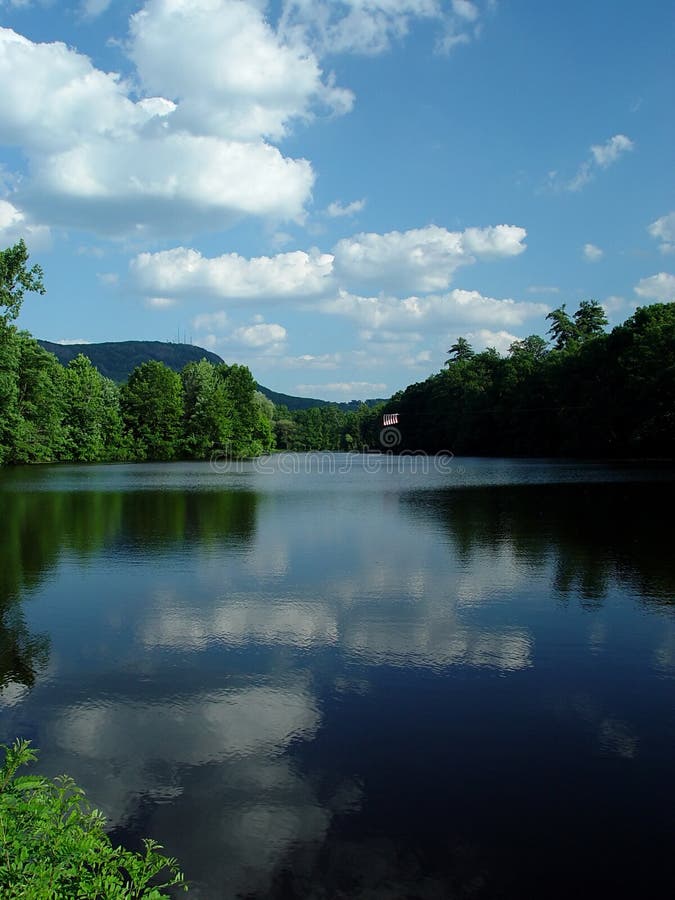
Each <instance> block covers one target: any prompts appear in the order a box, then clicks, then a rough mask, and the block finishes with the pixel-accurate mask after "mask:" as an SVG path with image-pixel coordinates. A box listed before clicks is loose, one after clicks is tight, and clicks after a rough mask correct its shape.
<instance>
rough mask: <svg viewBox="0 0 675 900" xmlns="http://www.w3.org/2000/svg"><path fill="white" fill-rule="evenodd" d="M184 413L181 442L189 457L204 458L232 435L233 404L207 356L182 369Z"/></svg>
mask: <svg viewBox="0 0 675 900" xmlns="http://www.w3.org/2000/svg"><path fill="white" fill-rule="evenodd" d="M181 381H182V383H183V395H184V404H185V413H184V421H183V431H184V437H183V443H184V448H185V452H186V453H187V455H188V456H190V457H192V458H196V459H207V458H208V457H209V455H210V454H211V453H212V452H213V450H216V449H224V448H226V447H227V446H228V444H229V441H230V438H231V435H232V403H231V399H230V396H229V394H228V391H227V388H226V385H225V382H224V381H223V379H222V378H220V376H219V374H218V371H217V369H216V367H215V366H214V365H213V364H212V363H210V362H209V361H208V360H206V359H202V360H200V361H199V362H192V363H188V364H187V365H186V366H185V367H184V368H183V371H182V372H181Z"/></svg>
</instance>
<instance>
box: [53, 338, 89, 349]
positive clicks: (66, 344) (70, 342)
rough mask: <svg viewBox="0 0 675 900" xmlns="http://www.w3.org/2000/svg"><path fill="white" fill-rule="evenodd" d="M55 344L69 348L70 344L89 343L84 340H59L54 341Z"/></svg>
mask: <svg viewBox="0 0 675 900" xmlns="http://www.w3.org/2000/svg"><path fill="white" fill-rule="evenodd" d="M54 343H55V344H61V346H62V347H69V346H70V345H71V344H90V343H91V341H85V340H84V338H61V340H60V341H54Z"/></svg>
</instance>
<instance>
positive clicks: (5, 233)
mask: <svg viewBox="0 0 675 900" xmlns="http://www.w3.org/2000/svg"><path fill="white" fill-rule="evenodd" d="M20 238H24V239H25V240H26V241H27V242H28V243H29V244H30V249H31V250H41V249H43V248H45V247H48V246H49V244H50V242H51V232H50V230H49V228H48V227H47V226H45V225H32V224H31V223H30V222H29V221H28V220H27V218H26V216H25V214H24V213H22V212H21V210H20V209H18V208H17V207H16V206H14V204H13V203H10V202H9V201H7V200H0V244H2V246H3V247H5V246H8V245H10V244H15V243H16V242H17V241H18V240H19V239H20Z"/></svg>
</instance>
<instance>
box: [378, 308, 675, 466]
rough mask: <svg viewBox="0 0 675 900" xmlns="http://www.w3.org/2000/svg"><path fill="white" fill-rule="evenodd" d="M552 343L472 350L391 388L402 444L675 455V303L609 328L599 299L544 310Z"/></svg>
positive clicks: (462, 341)
mask: <svg viewBox="0 0 675 900" xmlns="http://www.w3.org/2000/svg"><path fill="white" fill-rule="evenodd" d="M547 319H548V320H549V322H550V327H549V331H548V336H549V338H550V342H549V341H547V340H546V339H545V338H542V337H541V336H539V335H536V334H534V335H530V336H529V337H526V338H524V339H523V340H518V341H514V343H513V344H512V345H511V347H510V349H509V351H508V354H507V355H506V356H501V355H500V354H499V353H497V351H496V350H495V349H493V348H488V349H487V350H484V351H482V352H480V353H476V352H474V350H473V349H472V347H471V346H470V344H469V342H468V341H467V340H466V338H459V340H458V341H457V342H456V343H455V344H454V345H453V346H452V347H451V348H450V350H449V351H448V353H449V358H448V360H447V362H446V365H445V367H444V369H443V371H441V372H439V373H438V374H436V375H432V376H431V377H430V378H427V379H426V381H423V382H421V383H419V384H413V385H411V386H410V387H408V388H406V389H405V390H404V391H402V392H400V393H399V394H396V395H395V396H394V397H393V398H392V400H391V401H390V402H389V403H388V404H387V410H395V411H397V412H399V413H400V421H401V426H400V427H401V433H402V443H401V449H403V450H425V451H428V452H438V451H441V450H449V451H452V452H453V453H455V454H459V455H467V454H468V455H470V454H475V455H486V456H577V457H578V456H587V457H614V458H630V457H636V458H637V457H641V458H650V457H651V458H673V456H675V303H656V304H653V305H651V306H646V307H641V308H638V309H636V311H635V312H634V314H633V315H632V316H630V317H629V318H628V319H627V320H626V321H625V322H624V323H623V324H621V325H618V326H617V327H615V328H613V329H612V330H611V331H610V332H609V333H607V332H606V331H605V327H606V326H607V319H606V317H605V314H604V311H603V309H602V307H601V306H600V304H599V303H597V302H596V301H594V300H585V301H583V302H582V303H581V304H580V305H579V308H578V309H577V310H576V312H575V313H574V314H573V315H570V314H569V313H568V312H567V310H566V308H565V306H564V305H563V306H561V307H559V308H558V309H555V310H553V311H552V312H551V313H549V315H548V316H547Z"/></svg>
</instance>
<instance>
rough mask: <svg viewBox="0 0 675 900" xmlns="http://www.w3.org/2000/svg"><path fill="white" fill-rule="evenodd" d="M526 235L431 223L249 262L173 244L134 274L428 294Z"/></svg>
mask: <svg viewBox="0 0 675 900" xmlns="http://www.w3.org/2000/svg"><path fill="white" fill-rule="evenodd" d="M525 236H526V231H525V229H524V228H519V227H517V226H515V225H497V226H494V227H489V228H467V229H466V230H465V231H463V232H458V231H447V230H446V229H445V228H439V227H438V226H436V225H429V226H427V227H426V228H418V229H412V230H411V231H405V232H399V231H391V232H389V233H388V234H376V233H370V234H357V235H355V236H353V237H350V238H343V239H342V240H340V241H338V243H337V244H336V246H335V247H334V248H333V252H332V253H322V252H321V251H319V250H317V249H313V250H310V251H309V252H305V251H304V250H296V251H293V252H290V253H279V254H277V255H276V256H261V257H254V258H251V259H248V258H245V257H242V256H239V255H238V254H236V253H229V254H224V255H223V256H219V257H215V258H210V259H209V258H206V257H203V256H202V255H201V254H200V253H199V252H198V251H196V250H192V249H187V248H185V247H177V248H174V249H172V250H163V251H161V252H158V253H141V254H139V255H138V256H137V257H136V258H135V259H134V260H133V261H132V263H131V276H132V279H133V281H134V283H135V285H136V287H137V289H138V290H140V291H141V292H144V293H151V294H155V293H157V294H161V295H163V296H186V295H192V296H194V295H195V294H199V295H201V296H204V295H206V296H212V297H219V298H228V299H236V298H240V299H252V298H255V299H258V300H274V299H277V298H296V299H297V298H303V297H305V298H306V297H312V296H319V295H326V294H327V292H329V291H331V290H335V289H336V288H337V287H338V286H341V287H356V288H361V287H365V288H371V287H374V288H375V289H377V290H386V289H387V288H390V289H392V290H400V291H419V292H420V293H426V292H429V291H437V290H443V289H445V288H447V287H448V285H449V283H450V281H451V280H452V277H453V275H454V273H455V271H456V270H457V269H458V268H459V267H460V266H466V265H471V264H473V263H475V262H476V261H477V260H491V259H498V258H508V257H511V256H516V255H518V254H520V253H522V252H523V251H524V250H525V244H524V239H525Z"/></svg>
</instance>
